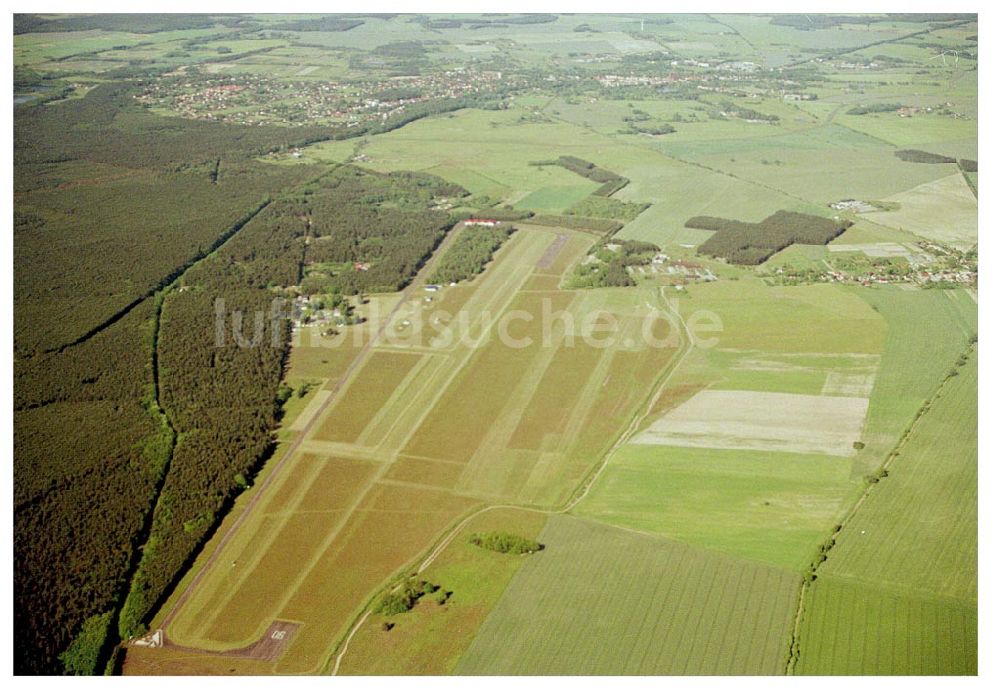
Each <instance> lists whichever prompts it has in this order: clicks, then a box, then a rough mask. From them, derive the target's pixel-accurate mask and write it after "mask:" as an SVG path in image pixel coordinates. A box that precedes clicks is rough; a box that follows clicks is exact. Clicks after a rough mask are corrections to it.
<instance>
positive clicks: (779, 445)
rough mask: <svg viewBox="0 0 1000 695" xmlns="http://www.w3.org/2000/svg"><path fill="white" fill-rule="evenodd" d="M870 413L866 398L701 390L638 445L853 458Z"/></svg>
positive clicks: (638, 441) (646, 434) (640, 436)
mask: <svg viewBox="0 0 1000 695" xmlns="http://www.w3.org/2000/svg"><path fill="white" fill-rule="evenodd" d="M867 410H868V399H867V398H851V397H835V396H807V395H802V394H790V393H765V392H762V391H701V392H699V393H698V394H697V395H695V396H694V397H693V398H691V399H690V400H688V401H687V402H685V403H683V404H681V405H680V406H678V407H677V408H675V409H674V410H672V411H670V412H669V413H667V414H666V415H664V416H663V417H661V418H660V419H659V420H657V421H656V422H654V423H653V424H652V425H651V426H650V427H649V429H647V430H646V431H645V432H643V433H642V434H640V435H639V436H638V437H637V438H636V439H635V440H634V441H635V442H636V443H637V444H661V445H668V446H693V447H708V448H714V449H755V450H760V451H794V452H799V453H803V454H831V455H834V456H850V455H851V454H852V453H853V447H852V444H853V442H854V441H856V440H857V439H859V438H860V434H861V427H862V425H863V424H864V421H865V413H866V412H867Z"/></svg>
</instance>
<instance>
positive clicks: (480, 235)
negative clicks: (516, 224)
mask: <svg viewBox="0 0 1000 695" xmlns="http://www.w3.org/2000/svg"><path fill="white" fill-rule="evenodd" d="M513 231H514V228H513V227H511V226H510V225H503V226H500V227H485V228H484V227H475V226H473V227H466V228H465V229H463V230H462V231H461V232H460V233H459V235H458V238H457V239H455V243H454V244H452V245H451V247H450V248H448V250H447V251H445V253H444V255H443V256H441V260H440V261H439V262H438V265H437V267H436V268H435V269H434V275H433V276H432V277H431V280H432V281H433V282H438V283H442V284H447V283H451V282H458V281H460V280H470V279H472V278H474V277H475V276H476V275H479V273H481V272H483V269H484V268H485V267H486V264H487V263H489V262H490V259H492V258H493V252H494V251H496V250H497V249H498V248H500V246H501V245H502V244H503V242H505V241H506V240H507V237H509V236H510V235H511V233H512V232H513Z"/></svg>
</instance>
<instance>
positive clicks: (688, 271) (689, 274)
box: [651, 253, 719, 285]
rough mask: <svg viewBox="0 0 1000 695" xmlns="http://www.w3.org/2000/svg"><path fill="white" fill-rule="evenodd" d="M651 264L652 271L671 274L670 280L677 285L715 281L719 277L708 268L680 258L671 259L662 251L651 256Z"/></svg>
mask: <svg viewBox="0 0 1000 695" xmlns="http://www.w3.org/2000/svg"><path fill="white" fill-rule="evenodd" d="M651 266H652V271H653V272H654V273H662V274H664V275H668V276H671V281H672V282H675V284H678V285H680V284H686V283H689V282H715V281H716V280H718V279H719V278H718V277H717V276H716V275H715V273H713V272H712V271H711V270H710V269H709V268H705V267H704V266H701V265H699V264H698V263H695V262H694V261H687V260H684V259H682V258H679V259H677V260H671V259H670V256H667V255H666V254H664V253H658V254H656V255H655V256H653V261H652V263H651ZM679 281H683V282H679Z"/></svg>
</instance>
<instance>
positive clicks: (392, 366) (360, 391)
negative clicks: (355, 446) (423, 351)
mask: <svg viewBox="0 0 1000 695" xmlns="http://www.w3.org/2000/svg"><path fill="white" fill-rule="evenodd" d="M421 357H422V356H421V355H418V354H415V353H408V352H374V353H372V355H371V357H370V358H369V359H368V362H366V363H365V365H364V367H363V368H362V370H361V372H360V373H359V374H358V376H357V377H356V378H355V379H354V381H352V382H351V384H350V385H349V386H348V387H347V391H346V392H345V393H344V395H343V396H342V397H341V398H340V400H339V401H337V403H336V404H335V405H334V406H333V407H332V408H330V412H329V414H328V415H327V416H326V420H325V421H324V422H323V424H322V425H320V428H319V433H318V434H317V439H325V440H327V441H332V442H353V441H355V440H357V438H358V437H359V436H361V433H362V432H363V431H364V429H365V427H367V425H368V423H369V422H371V420H372V419H373V418H374V417H375V416H376V415H377V414H378V412H379V411H380V410H381V409H382V406H384V405H385V403H386V401H388V400H389V398H390V397H391V396H392V394H393V392H394V391H395V390H396V388H397V387H398V386H399V384H400V382H402V381H403V379H405V378H406V375H407V374H409V373H410V370H412V369H413V367H414V366H415V365H416V364H417V362H419V361H420V359H421Z"/></svg>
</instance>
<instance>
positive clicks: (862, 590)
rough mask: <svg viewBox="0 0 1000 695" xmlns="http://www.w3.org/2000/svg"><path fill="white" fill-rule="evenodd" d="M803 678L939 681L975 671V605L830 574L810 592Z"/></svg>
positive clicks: (799, 669)
mask: <svg viewBox="0 0 1000 695" xmlns="http://www.w3.org/2000/svg"><path fill="white" fill-rule="evenodd" d="M803 616H804V617H803V625H802V637H801V656H800V657H799V661H798V662H797V664H796V668H795V673H796V674H797V675H808V676H848V675H850V676H861V675H865V676H874V675H879V676H883V675H884V676H888V675H896V676H918V675H926V676H940V675H956V676H958V675H974V674H975V673H976V671H977V657H976V652H977V637H976V633H977V624H978V620H977V615H976V607H975V604H968V603H963V602H959V601H950V600H948V599H942V598H937V597H934V596H924V595H916V594H912V593H908V592H897V591H895V590H893V589H892V588H891V587H884V586H881V585H879V584H872V583H867V582H857V581H852V580H848V579H842V578H840V577H837V576H832V575H831V576H830V577H824V578H823V580H822V581H819V582H817V583H816V584H815V585H814V587H813V588H811V589H810V590H809V593H808V594H807V599H806V606H805V612H804V614H803Z"/></svg>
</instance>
